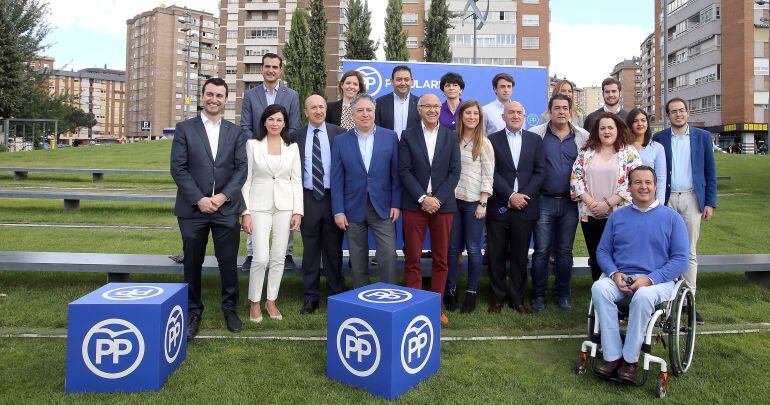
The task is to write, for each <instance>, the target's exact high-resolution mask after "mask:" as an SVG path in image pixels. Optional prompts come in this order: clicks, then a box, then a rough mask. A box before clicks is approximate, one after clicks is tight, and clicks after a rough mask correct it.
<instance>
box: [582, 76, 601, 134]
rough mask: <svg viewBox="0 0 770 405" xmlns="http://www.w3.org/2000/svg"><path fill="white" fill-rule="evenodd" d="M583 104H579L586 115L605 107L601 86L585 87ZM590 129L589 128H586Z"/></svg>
mask: <svg viewBox="0 0 770 405" xmlns="http://www.w3.org/2000/svg"><path fill="white" fill-rule="evenodd" d="M583 95H584V96H583V100H584V101H583V104H578V106H579V107H580V109H581V110H582V111H583V113H585V114H586V115H588V114H590V113H592V112H594V111H596V110H598V109H599V108H601V107H602V106H603V105H604V96H603V95H602V88H601V86H589V87H583ZM586 129H588V128H586Z"/></svg>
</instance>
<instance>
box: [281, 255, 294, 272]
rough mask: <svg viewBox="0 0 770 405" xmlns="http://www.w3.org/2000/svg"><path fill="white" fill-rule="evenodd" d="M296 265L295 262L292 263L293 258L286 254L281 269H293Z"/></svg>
mask: <svg viewBox="0 0 770 405" xmlns="http://www.w3.org/2000/svg"><path fill="white" fill-rule="evenodd" d="M296 267H297V264H296V263H294V258H293V257H292V256H291V255H286V260H284V262H283V269H284V270H294V269H295V268H296Z"/></svg>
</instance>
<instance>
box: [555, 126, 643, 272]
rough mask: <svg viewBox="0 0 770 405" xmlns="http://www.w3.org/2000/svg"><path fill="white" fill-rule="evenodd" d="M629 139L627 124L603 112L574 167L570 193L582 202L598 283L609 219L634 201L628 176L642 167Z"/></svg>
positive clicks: (580, 211)
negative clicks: (600, 251)
mask: <svg viewBox="0 0 770 405" xmlns="http://www.w3.org/2000/svg"><path fill="white" fill-rule="evenodd" d="M628 139H629V133H628V127H627V126H626V123H625V122H623V120H622V119H621V118H620V117H618V116H617V115H615V114H613V113H608V112H605V113H602V114H601V115H599V117H598V118H597V120H596V121H594V124H593V127H592V128H591V132H590V134H589V136H588V141H586V144H585V146H584V147H583V149H582V150H581V151H580V152H579V153H578V157H577V160H575V164H573V165H572V175H571V177H570V194H571V197H572V199H573V200H575V201H577V202H578V216H579V217H580V227H581V228H582V230H583V236H584V238H585V241H586V248H587V249H588V260H589V264H590V266H591V275H592V276H593V279H594V281H596V280H598V279H599V276H601V274H602V270H601V268H600V267H599V263H598V262H597V261H596V248H597V247H599V240H600V239H601V237H602V232H604V226H605V225H606V224H607V217H609V215H610V214H611V213H612V211H614V210H615V209H617V208H618V207H622V206H624V205H627V204H628V203H629V202H630V201H631V194H630V192H629V188H628V185H629V183H628V173H629V172H630V171H631V169H633V168H635V167H637V166H639V165H641V164H642V161H641V159H640V158H639V152H637V151H636V149H635V148H634V147H633V146H631V145H629V144H628Z"/></svg>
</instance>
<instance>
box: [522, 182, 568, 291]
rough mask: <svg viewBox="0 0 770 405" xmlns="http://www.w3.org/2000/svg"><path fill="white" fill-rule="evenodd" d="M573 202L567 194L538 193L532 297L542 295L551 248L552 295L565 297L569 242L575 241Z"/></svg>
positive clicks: (545, 283) (546, 279) (546, 280)
mask: <svg viewBox="0 0 770 405" xmlns="http://www.w3.org/2000/svg"><path fill="white" fill-rule="evenodd" d="M577 224H578V213H577V203H576V202H575V201H572V200H570V199H569V198H567V197H564V198H553V197H547V196H540V218H539V219H538V220H537V224H536V225H535V253H534V254H533V256H532V297H545V290H546V288H547V287H548V259H549V257H548V256H549V253H550V252H551V250H552V249H553V255H554V259H555V263H554V264H555V265H554V275H555V276H556V286H555V288H554V290H555V291H554V292H555V295H556V298H569V290H570V279H571V278H572V245H573V244H574V242H575V231H577Z"/></svg>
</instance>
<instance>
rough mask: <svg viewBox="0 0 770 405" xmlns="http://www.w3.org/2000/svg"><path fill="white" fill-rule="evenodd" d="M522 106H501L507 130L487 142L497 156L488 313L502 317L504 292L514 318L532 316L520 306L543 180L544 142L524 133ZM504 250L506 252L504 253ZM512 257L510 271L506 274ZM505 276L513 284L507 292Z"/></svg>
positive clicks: (489, 218) (489, 213)
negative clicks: (516, 315) (528, 252)
mask: <svg viewBox="0 0 770 405" xmlns="http://www.w3.org/2000/svg"><path fill="white" fill-rule="evenodd" d="M525 116H526V115H525V111H524V106H522V105H521V104H520V103H518V102H516V101H510V102H508V103H506V104H505V108H504V110H503V120H505V129H503V130H502V131H499V132H495V133H494V134H492V135H490V136H489V141H490V142H491V143H492V147H493V148H494V150H495V175H494V185H493V194H492V197H490V199H489V209H488V210H487V235H488V238H489V243H488V245H489V279H490V282H491V284H492V303H491V304H490V306H489V312H490V313H500V310H501V308H502V302H503V300H504V299H505V295H506V290H507V291H508V294H509V295H510V300H511V301H510V305H511V307H512V308H513V309H514V310H515V311H516V312H518V313H521V314H531V313H532V309H530V308H529V307H526V306H524V294H525V292H526V289H527V251H528V250H529V242H530V240H531V239H532V231H533V230H534V227H535V223H536V222H537V218H538V216H539V215H540V207H539V204H538V198H539V195H540V187H541V185H542V183H543V179H544V177H545V158H544V154H543V140H542V139H541V138H540V136H539V135H537V134H535V133H534V132H530V131H524V130H522V129H521V128H522V124H523V123H524V117H525ZM506 247H507V248H508V249H506ZM507 251H510V262H511V263H510V267H508V268H506V260H507V259H508V257H506V256H507V254H506V252H507ZM506 275H507V276H508V278H510V279H511V286H510V288H506Z"/></svg>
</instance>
